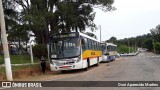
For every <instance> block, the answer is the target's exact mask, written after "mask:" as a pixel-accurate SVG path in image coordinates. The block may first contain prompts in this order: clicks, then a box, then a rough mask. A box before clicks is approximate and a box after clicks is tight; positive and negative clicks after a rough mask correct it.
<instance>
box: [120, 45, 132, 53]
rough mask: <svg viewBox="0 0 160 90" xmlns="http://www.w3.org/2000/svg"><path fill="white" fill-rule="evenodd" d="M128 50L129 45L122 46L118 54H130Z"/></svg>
mask: <svg viewBox="0 0 160 90" xmlns="http://www.w3.org/2000/svg"><path fill="white" fill-rule="evenodd" d="M128 50H129V48H128V46H127V45H120V46H119V47H118V52H119V53H128Z"/></svg>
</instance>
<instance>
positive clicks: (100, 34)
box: [96, 25, 101, 42]
mask: <svg viewBox="0 0 160 90" xmlns="http://www.w3.org/2000/svg"><path fill="white" fill-rule="evenodd" d="M98 28H99V29H100V42H101V25H99V26H98V27H96V29H98Z"/></svg>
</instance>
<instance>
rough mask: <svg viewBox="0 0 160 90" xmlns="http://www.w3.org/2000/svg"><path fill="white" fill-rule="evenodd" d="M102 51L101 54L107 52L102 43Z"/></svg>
mask: <svg viewBox="0 0 160 90" xmlns="http://www.w3.org/2000/svg"><path fill="white" fill-rule="evenodd" d="M102 53H103V55H104V54H106V53H107V47H106V45H102Z"/></svg>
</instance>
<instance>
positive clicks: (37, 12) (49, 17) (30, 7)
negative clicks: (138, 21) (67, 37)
mask: <svg viewBox="0 0 160 90" xmlns="http://www.w3.org/2000/svg"><path fill="white" fill-rule="evenodd" d="M15 1H16V3H17V4H18V5H20V6H21V7H22V8H23V10H22V12H21V17H22V20H23V22H24V23H25V24H26V26H28V28H29V30H31V31H33V32H34V34H35V36H36V41H37V42H38V43H43V44H44V43H47V39H48V36H49V33H50V32H51V33H56V32H58V31H59V30H61V31H62V32H70V31H71V30H80V31H84V30H85V28H86V27H95V24H94V22H93V20H94V16H95V13H94V12H93V8H94V7H95V6H100V7H103V10H104V11H110V10H113V9H114V7H112V6H111V5H112V4H113V2H114V1H113V0H63V1H62V0H30V3H29V0H15ZM48 26H50V27H48ZM49 29H50V30H51V31H49Z"/></svg>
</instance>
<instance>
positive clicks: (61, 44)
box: [51, 37, 80, 59]
mask: <svg viewBox="0 0 160 90" xmlns="http://www.w3.org/2000/svg"><path fill="white" fill-rule="evenodd" d="M79 55H80V40H79V38H78V37H76V38H63V39H53V41H52V42H51V58H57V59H62V58H73V57H76V56H79Z"/></svg>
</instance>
